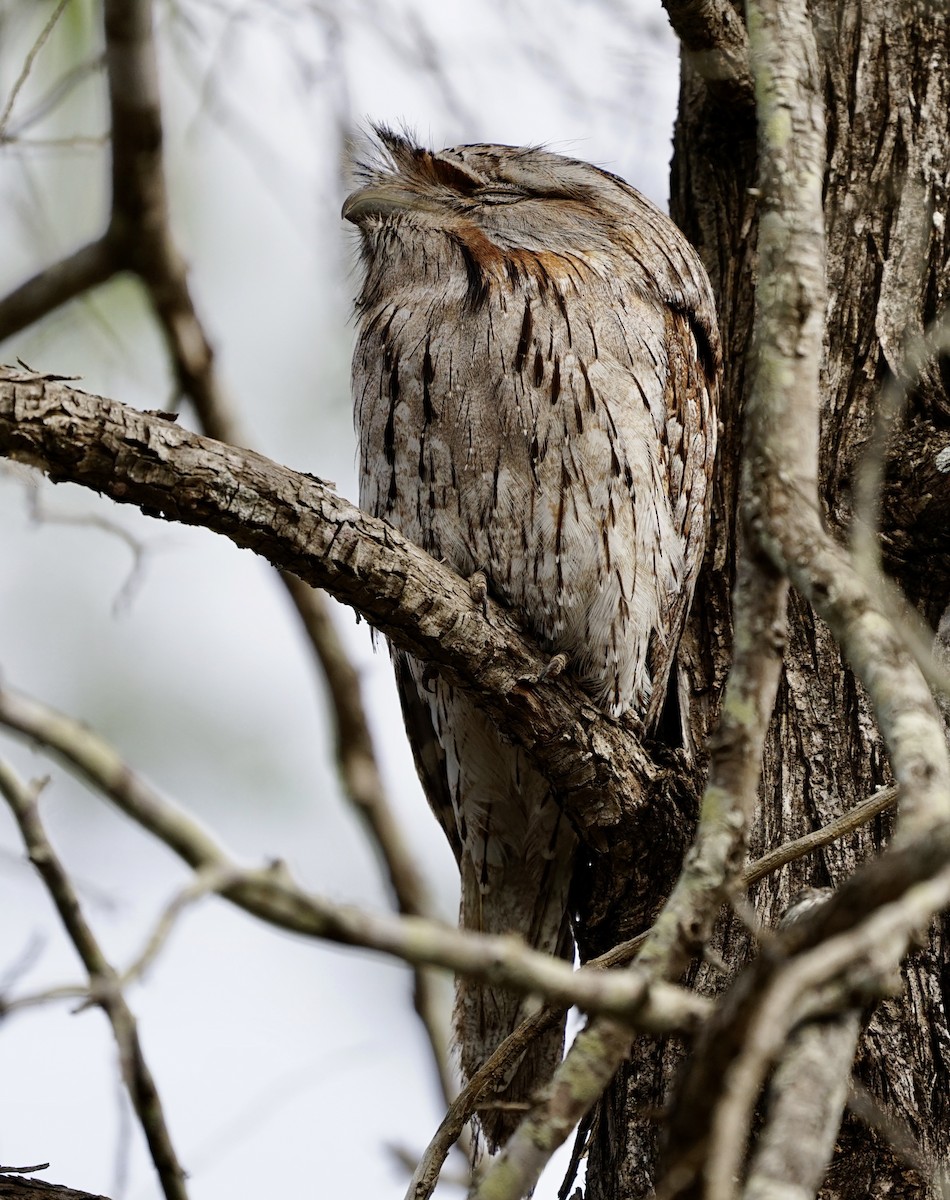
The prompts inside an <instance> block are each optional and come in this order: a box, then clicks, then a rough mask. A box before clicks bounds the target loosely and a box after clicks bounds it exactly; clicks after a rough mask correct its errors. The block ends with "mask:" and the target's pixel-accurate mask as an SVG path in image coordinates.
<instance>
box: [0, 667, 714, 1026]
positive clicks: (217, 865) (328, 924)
mask: <svg viewBox="0 0 950 1200" xmlns="http://www.w3.org/2000/svg"><path fill="white" fill-rule="evenodd" d="M0 722H2V723H3V724H4V725H5V726H6V727H7V728H8V729H12V730H15V731H16V732H18V733H20V734H22V735H24V736H25V737H27V738H29V739H30V740H32V741H35V742H39V743H40V744H41V745H43V746H45V747H46V748H47V749H49V750H50V751H52V752H53V753H54V754H55V755H56V756H57V757H58V758H60V759H61V760H62V761H63V762H64V763H65V765H66V766H67V767H68V768H70V769H71V770H73V771H74V772H75V773H76V774H78V775H79V776H80V777H81V778H83V779H84V780H86V782H88V783H90V784H91V785H92V786H93V788H94V789H95V790H96V791H97V792H99V793H101V794H103V795H105V796H106V797H108V798H109V799H110V800H111V801H112V802H113V803H114V804H115V805H116V806H117V807H119V808H120V809H121V810H122V811H123V812H124V813H126V815H127V816H129V817H131V818H132V820H134V821H136V822H137V823H138V824H139V825H141V826H142V827H143V828H144V829H146V830H147V831H148V832H149V833H151V834H152V835H153V836H154V837H156V838H157V839H158V840H160V841H162V842H164V843H165V845H167V846H169V847H170V848H171V849H172V850H174V851H175V853H176V854H178V855H179V857H180V858H182V859H184V861H185V862H187V863H188V864H189V866H191V867H192V868H193V869H194V870H196V871H199V872H201V873H202V874H203V875H204V876H205V879H204V880H203V881H202V886H203V887H207V881H208V880H209V879H210V880H212V881H216V882H217V884H218V886H216V887H215V891H217V892H218V893H219V894H220V895H222V896H224V897H225V899H227V900H229V901H231V902H232V903H234V904H236V905H238V907H240V908H243V909H245V910H246V911H247V912H249V913H252V914H253V915H254V916H257V917H259V918H261V919H262V920H264V921H267V922H269V923H270V924H273V925H276V926H278V927H280V928H282V929H287V930H291V931H293V932H295V933H299V934H303V935H304V936H307V937H313V938H320V939H324V940H328V941H334V942H339V943H342V944H344V945H352V946H364V947H367V948H368V949H373V950H378V951H380V952H382V953H384V954H390V955H393V956H395V957H398V958H400V959H402V960H403V961H404V962H407V963H410V964H419V965H424V966H438V967H441V968H443V969H447V970H450V971H455V972H456V973H458V974H460V975H465V976H470V977H472V978H475V979H480V980H483V981H485V982H487V983H491V984H494V985H497V986H500V987H509V988H511V989H512V990H514V991H518V992H523V993H532V994H533V993H536V994H538V995H540V996H543V997H546V998H549V999H551V1000H555V1001H558V1002H559V1003H562V1004H564V1005H567V1006H569V1005H572V1004H577V1005H578V1006H579V1007H580V1008H582V1009H584V1010H587V1011H603V1012H609V1013H611V1014H613V1015H614V1016H615V1017H617V1018H618V1019H622V1020H623V1021H624V1022H627V1021H629V1022H631V1023H632V1024H633V1025H634V1027H636V1028H642V1029H647V1030H653V1031H656V1032H668V1031H669V1030H670V1029H676V1030H683V1029H695V1028H696V1026H697V1024H698V1022H699V1021H701V1020H702V1019H703V1017H704V1016H705V1015H706V1013H707V1012H708V1010H709V1004H708V1002H707V1001H706V1000H705V999H703V998H702V997H700V996H694V995H692V994H691V993H689V992H687V991H686V990H684V989H682V988H678V987H674V986H672V985H665V984H662V985H659V987H657V988H654V987H652V986H648V985H647V982H646V979H645V977H644V976H642V975H631V974H630V973H628V972H624V973H622V974H621V973H619V972H612V971H611V972H608V971H598V970H591V969H588V968H586V967H582V968H580V969H579V970H578V971H575V970H574V969H573V968H572V967H571V966H570V965H569V964H568V963H565V962H563V961H562V960H560V959H556V958H552V957H551V956H549V955H546V954H541V953H539V952H537V951H534V950H530V949H529V948H528V947H527V946H525V945H524V943H523V942H521V941H520V939H518V938H516V937H508V936H504V937H489V936H484V935H481V934H475V933H468V932H465V931H462V930H458V929H454V928H450V927H449V926H447V925H444V924H442V923H440V922H437V921H431V920H425V919H423V918H421V917H396V916H391V915H390V914H387V913H379V914H376V913H369V912H365V911H363V910H361V909H357V908H355V907H352V906H350V905H342V904H333V903H331V902H330V901H328V900H326V899H324V898H323V897H321V896H317V895H315V894H313V893H310V892H307V891H304V890H303V889H302V888H300V887H299V886H298V885H297V884H295V883H294V882H293V880H292V879H291V878H290V876H289V874H288V872H287V871H286V869H285V868H284V866H283V865H282V864H280V863H276V864H273V865H271V866H269V867H266V868H263V869H258V870H254V869H242V868H241V867H239V866H238V865H237V864H236V863H233V862H232V861H231V860H230V858H229V857H228V855H227V854H226V853H225V852H224V851H223V850H222V849H221V847H220V846H219V845H218V844H217V843H216V842H215V841H214V839H213V838H212V837H211V836H210V834H208V833H207V832H206V831H205V830H204V829H202V828H201V826H199V825H198V824H197V823H196V822H195V821H193V820H192V819H191V818H190V817H189V816H188V815H187V814H186V813H184V812H182V811H181V810H179V809H176V808H174V807H173V806H172V805H171V804H169V803H168V802H167V801H166V800H164V799H162V797H161V796H159V795H158V793H156V792H155V791H154V790H153V789H152V788H151V787H149V785H148V784H146V783H145V781H144V780H142V779H140V778H139V777H138V776H136V775H135V773H134V772H133V771H132V770H131V769H130V768H129V767H128V765H127V764H126V763H125V762H123V761H122V759H121V758H120V757H119V756H118V755H117V754H116V752H115V750H114V749H113V748H112V747H111V746H110V745H109V744H108V743H107V742H104V741H103V740H102V739H101V738H99V737H97V736H96V735H95V734H94V733H93V732H92V731H91V730H89V729H87V728H85V727H84V726H82V725H80V724H79V723H78V722H77V721H74V720H73V719H72V718H71V717H67V716H65V715H64V714H62V713H59V712H56V711H55V710H53V709H51V708H48V707H46V706H45V705H41V704H39V703H38V702H37V701H35V700H31V699H28V698H26V697H24V696H22V695H18V694H16V693H13V692H11V691H10V690H9V689H0Z"/></svg>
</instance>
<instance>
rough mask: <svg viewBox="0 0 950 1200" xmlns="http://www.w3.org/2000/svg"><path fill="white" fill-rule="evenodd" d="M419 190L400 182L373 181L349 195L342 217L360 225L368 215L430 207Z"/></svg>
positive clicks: (385, 214)
mask: <svg viewBox="0 0 950 1200" xmlns="http://www.w3.org/2000/svg"><path fill="white" fill-rule="evenodd" d="M431 207H432V206H431V205H430V204H427V203H426V201H425V199H424V198H423V197H422V196H420V195H419V193H418V192H413V191H410V190H409V188H406V187H400V186H399V184H398V183H371V184H368V185H367V186H366V187H363V188H360V189H359V190H358V191H355V192H353V194H352V195H350V196H347V198H346V200H345V201H344V202H343V212H342V214H341V215H342V217H343V220H344V221H352V222H353V224H354V225H359V224H360V223H361V222H362V221H365V220H366V218H367V217H386V216H389V215H390V214H391V213H400V212H418V211H420V210H425V209H429V208H431Z"/></svg>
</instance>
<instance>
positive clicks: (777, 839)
mask: <svg viewBox="0 0 950 1200" xmlns="http://www.w3.org/2000/svg"><path fill="white" fill-rule="evenodd" d="M668 7H669V6H668ZM810 11H811V17H812V23H813V27H814V33H815V39H816V43H817V49H818V71H819V78H820V80H821V85H822V88H823V92H824V99H825V110H826V111H825V117H826V122H827V163H826V171H825V180H824V184H825V186H824V212H825V221H826V236H827V264H826V272H827V286H828V308H827V326H826V333H825V346H824V363H823V369H822V416H821V437H820V449H819V487H820V495H821V497H822V502H823V505H824V508H825V511H824V514H823V515H824V518H825V521H826V524H827V526H828V528H829V529H830V530H831V531H832V533H833V534H834V536H835V537H837V538H839V539H840V540H842V541H844V540H845V539H846V537H847V535H848V528H849V525H850V522H851V517H852V508H853V501H852V494H853V483H854V477H855V473H856V469H857V466H858V464H859V462H860V458H861V454H862V451H863V449H864V447H865V445H866V443H867V441H868V439H869V437H870V434H871V431H872V425H873V420H874V414H875V411H876V405H877V404H878V402H879V400H880V396H881V391H882V385H883V384H884V382H885V381H886V380H887V378H888V376H889V374H890V373H892V372H895V373H900V369H901V359H902V347H903V346H904V345H905V344H906V341H907V339H909V338H912V337H913V336H915V335H919V334H921V333H922V332H923V331H924V330H925V329H926V328H927V327H928V326H929V325H930V324H931V323H932V322H933V321H934V320H935V319H936V318H938V317H939V316H940V314H942V313H946V310H947V306H948V303H950V272H948V267H947V263H948V262H950V237H948V230H947V223H946V214H947V208H948V193H950V15H948V11H947V8H946V5H945V4H944V3H942V2H934V0H862V3H861V4H839V5H831V4H827V3H824V2H823V0H815V2H814V3H812V4H811V5H810ZM702 65H703V64H702V60H701V59H698V58H697V56H696V55H695V54H686V55H685V56H684V62H683V78H682V92H681V106H680V116H679V121H678V124H677V130H676V135H675V150H674V161H673V179H672V211H673V216H674V218H675V219H676V220H677V221H678V223H679V224H680V225H681V227H682V228H683V230H684V231H685V232H686V234H687V236H689V238H690V239H691V241H692V242H693V243H694V245H695V246H696V247H697V248H698V250H699V252H700V254H701V256H702V257H703V260H704V262H705V265H706V267H707V270H708V272H709V275H710V278H711V280H712V283H713V287H714V290H715V291H716V293H717V297H718V300H719V304H720V324H721V330H722V335H723V343H724V360H725V378H724V386H723V394H722V414H723V416H722V419H723V431H722V435H721V436H722V442H721V450H720V473H719V477H718V492H717V497H716V504H717V509H716V511H715V513H714V519H713V529H712V536H711V544H710V546H709V549H708V552H707V562H706V570H705V572H704V574H703V577H702V578H701V580H700V584H699V588H698V591H697V599H696V602H695V604H694V612H693V617H692V623H691V627H690V630H689V633H688V637H687V640H686V643H685V655H686V665H687V669H688V671H689V673H690V676H691V680H692V684H693V687H694V690H695V693H696V695H695V697H694V711H693V714H692V715H693V724H694V727H695V728H696V729H697V732H698V733H699V734H701V733H702V731H703V730H705V729H708V728H709V726H710V724H711V723H712V722H713V721H714V718H715V713H716V708H717V703H718V699H719V697H720V696H721V689H722V680H723V677H724V672H725V670H726V668H727V665H728V654H729V645H730V641H731V624H730V616H729V592H730V589H731V586H732V582H733V579H734V547H735V541H736V539H735V536H734V533H735V512H736V493H737V485H738V461H739V446H740V444H741V437H742V414H743V411H744V400H745V396H746V391H747V386H748V379H747V369H746V364H747V357H748V343H749V337H750V334H751V329H752V301H753V285H754V281H755V273H756V230H757V219H758V213H757V203H758V198H757V195H756V193H755V184H756V129H755V119H754V111H753V109H752V107H751V105H750V104H749V103H748V102H747V101H745V102H744V101H743V99H742V96H741V95H737V94H735V92H730V91H729V90H728V89H727V91H726V92H725V93H723V91H722V88H721V87H720V86H718V85H717V86H709V84H708V83H707V80H706V79H705V78H703V76H702V75H701V74H700V71H701V69H702ZM948 390H950V371H948V369H947V359H946V358H945V357H944V358H943V359H939V358H938V359H936V360H934V361H933V362H931V363H930V364H929V365H928V366H927V367H926V368H925V370H924V372H923V373H922V375H921V377H920V379H919V380H918V381H917V382H916V383H915V385H914V386H913V388H912V389H911V391H910V395H909V400H908V405H907V411H906V412H905V414H904V415H903V417H902V418H901V420H900V422H899V425H898V428H897V431H896V434H895V436H894V438H893V439H892V443H891V448H890V452H889V454H888V457H887V461H886V463H885V483H884V491H883V498H882V518H881V521H882V551H883V556H884V565H885V568H886V570H887V571H888V573H890V574H891V575H892V576H893V577H894V578H895V579H896V580H897V581H898V583H899V584H900V585H901V587H902V588H903V589H904V590H905V591H906V593H907V594H908V596H909V597H910V599H911V600H912V601H913V603H914V604H915V605H916V606H917V608H918V609H919V611H920V613H921V614H922V616H923V617H924V618H925V619H926V620H927V621H928V622H929V623H930V624H931V625H932V626H936V625H937V623H938V621H939V619H940V616H941V614H942V613H943V611H944V609H945V608H946V605H947V596H948V591H950V555H948V549H950V544H948V534H947V530H948V528H950V520H948V518H950V513H948V511H947V510H948V506H950V487H948V481H947V474H946V468H945V462H946V459H947V453H946V451H947V447H948V445H950V398H948ZM788 618H789V643H788V649H787V653H786V656H785V665H784V669H783V673H782V678H781V682H780V686H779V693H778V697H777V701H776V707H775V712H774V715H773V720H772V726H771V731H770V735H769V740H768V744H767V749H766V755H765V761H764V770H763V778H762V783H761V786H760V805H759V811H758V815H757V818H756V821H755V824H754V827H753V830H752V834H751V844H750V853H751V854H752V855H753V856H754V855H756V854H761V853H763V852H764V851H765V850H768V849H770V848H771V847H774V846H777V845H779V844H781V843H783V842H785V841H788V840H790V839H792V838H797V837H800V836H801V835H803V834H805V833H807V832H808V831H809V830H810V829H812V828H815V827H817V826H819V825H822V824H824V823H826V822H828V821H830V820H832V819H833V818H835V817H836V816H838V815H839V814H841V813H842V812H844V811H846V810H848V809H850V808H852V807H853V806H854V805H855V804H857V803H858V802H860V801H861V800H862V798H864V797H866V796H868V795H870V794H871V793H872V792H873V791H874V790H875V789H876V788H877V787H878V786H880V785H881V784H883V783H885V782H886V781H887V780H888V769H887V763H886V757H885V752H884V748H883V745H882V742H881V739H880V736H879V734H878V732H877V728H876V725H875V721H874V718H873V715H872V714H871V712H870V708H869V705H868V703H867V699H866V697H865V695H864V692H863V689H861V687H860V686H859V685H858V684H857V683H856V682H855V679H854V677H853V675H852V673H851V672H850V671H849V670H848V668H847V667H846V665H845V664H844V663H843V661H842V657H841V654H840V652H839V649H838V647H837V645H836V643H835V641H834V640H833V638H832V637H831V634H830V633H829V631H828V629H827V628H826V627H825V626H824V624H823V623H822V622H820V621H819V620H818V619H817V618H816V617H815V615H814V613H813V611H812V610H811V608H810V606H809V605H808V604H806V603H805V602H804V600H803V599H802V598H801V597H800V596H799V594H798V593H797V592H795V591H792V593H791V594H790V598H789V612H788ZM690 821H691V813H690V799H689V797H688V796H685V797H681V799H680V802H679V804H678V805H677V806H676V810H675V812H672V811H671V809H670V808H667V809H665V810H664V811H663V812H662V813H661V814H657V817H656V823H657V824H658V825H660V826H662V828H660V829H658V830H652V829H651V831H650V843H649V844H650V851H651V854H650V859H649V861H648V862H647V863H646V864H644V865H643V870H642V873H639V874H636V875H635V877H634V878H633V879H632V880H631V879H630V878H629V877H628V879H627V880H626V886H625V887H621V886H620V884H619V883H617V882H615V883H614V885H613V886H609V885H607V884H605V883H603V882H600V883H598V884H596V885H592V887H591V889H590V896H591V897H593V898H594V902H593V904H592V907H591V908H590V909H589V911H588V918H589V919H588V923H587V932H588V942H587V943H586V944H585V942H584V939H583V938H582V939H581V944H582V945H583V946H584V949H585V950H589V951H590V952H592V953H596V952H599V951H600V950H602V949H603V948H604V947H606V945H608V944H609V943H610V942H611V941H613V940H615V939H619V938H623V937H629V936H632V935H633V934H636V933H637V932H638V931H639V930H640V929H642V928H644V927H645V926H646V925H647V924H648V923H649V920H650V918H651V916H652V915H653V913H654V912H655V910H656V907H657V905H658V904H659V903H660V902H661V901H662V898H663V896H664V894H665V891H666V890H668V888H669V886H670V884H671V882H672V880H673V879H674V878H675V875H676V872H677V870H678V866H679V857H678V855H679V847H680V845H681V844H682V839H683V837H684V836H688V833H689V827H690ZM889 830H890V818H889V816H887V815H885V816H881V817H878V818H876V819H875V820H874V822H872V823H871V824H870V825H868V826H866V827H865V828H863V829H862V830H860V831H859V832H857V833H854V834H851V835H849V836H848V837H847V838H846V839H844V840H842V841H840V842H836V843H834V844H832V845H829V846H827V847H825V848H824V849H822V850H820V851H819V852H818V853H817V854H814V855H810V856H807V857H805V858H802V859H800V860H798V861H796V862H794V863H792V864H790V865H789V866H787V867H786V868H784V869H783V870H782V871H781V872H779V873H778V874H776V875H774V876H771V877H769V878H767V879H765V880H763V881H762V882H761V883H759V884H758V885H756V887H755V888H754V889H753V891H752V893H751V894H750V900H752V901H753V902H754V905H755V909H756V913H757V917H758V918H759V919H760V920H761V921H762V922H763V923H764V924H765V925H767V926H774V925H776V924H777V923H778V921H779V919H780V917H781V915H782V913H783V912H784V911H785V910H786V909H787V908H788V907H789V905H790V903H791V902H792V900H793V898H794V897H795V896H796V894H797V893H799V892H800V890H801V889H802V888H804V887H806V886H814V887H823V888H825V887H832V888H833V887H835V886H836V885H838V884H840V883H841V881H842V880H844V879H845V878H847V877H848V876H849V875H850V874H851V873H852V872H853V871H854V869H855V868H856V866H857V865H859V864H860V863H862V862H863V861H865V860H866V859H868V858H869V857H870V856H872V855H874V854H875V853H877V852H878V851H880V850H881V849H882V847H883V846H884V845H885V844H886V842H887V839H888V835H889ZM632 861H633V860H632V856H627V858H626V860H625V865H626V866H628V867H629V866H630V865H631V862H632ZM635 865H636V864H635ZM592 875H596V872H592ZM602 876H606V877H607V878H610V871H609V869H608V870H606V871H604V872H602ZM588 899H589V898H588ZM947 939H948V931H947V925H946V922H945V921H943V922H941V921H938V922H936V923H935V925H934V926H932V927H931V929H930V930H929V933H928V935H927V936H926V938H925V939H924V941H923V944H922V945H920V946H919V948H918V949H917V950H916V952H915V953H914V954H913V955H912V956H911V958H910V959H908V960H907V961H906V962H905V963H904V965H903V968H902V973H901V974H902V980H901V982H902V984H903V988H902V990H901V992H900V994H899V995H897V996H895V997H894V998H893V999H888V1000H885V1001H884V1002H882V1003H881V1004H879V1005H878V1006H877V1007H876V1008H875V1009H874V1010H873V1011H872V1012H871V1013H870V1016H869V1018H868V1020H867V1022H866V1028H865V1030H864V1033H863V1035H862V1037H861V1039H860V1041H859V1044H858V1051H857V1057H856V1060H855V1078H856V1086H857V1089H858V1095H859V1098H860V1102H858V1101H856V1100H855V1099H854V1097H853V1096H852V1102H851V1105H850V1110H849V1111H848V1112H846V1115H845V1119H844V1123H843V1126H842V1128H841V1131H840V1133H839V1135H838V1138H837V1142H836V1145H835V1150H834V1157H833V1160H832V1163H831V1167H830V1169H829V1172H828V1174H827V1176H826V1178H825V1181H824V1184H823V1186H822V1190H821V1191H820V1193H819V1195H820V1196H821V1197H825V1198H827V1200H832V1198H834V1200H851V1198H855V1200H857V1198H859V1197H860V1198H862V1200H864V1198H866V1197H883V1196H900V1197H918V1196H919V1197H924V1196H931V1195H936V1194H937V1193H936V1191H935V1190H934V1189H935V1187H936V1184H935V1178H936V1176H937V1174H938V1172H939V1170H940V1164H941V1163H945V1162H946V1161H947V1157H948V1151H950V1028H948V1007H947V979H948V961H950V947H948V940H947ZM716 951H717V953H718V954H719V955H721V957H722V959H723V961H724V964H725V968H726V969H725V972H723V970H722V965H721V964H720V965H719V966H717V968H716V969H713V968H711V967H710V966H709V965H703V966H699V967H695V968H694V969H693V972H692V974H693V975H694V976H695V977H696V978H698V980H699V982H700V984H701V986H702V987H703V988H704V990H710V991H714V990H720V989H721V988H722V986H723V984H724V982H725V981H726V980H728V979H729V978H731V976H732V974H733V972H734V970H735V968H737V967H738V966H740V965H741V964H742V963H743V962H745V961H747V959H748V956H749V953H750V938H749V935H748V933H747V931H746V926H745V925H744V924H743V923H742V922H741V921H740V920H739V919H737V918H735V917H732V916H729V915H724V916H723V919H722V921H721V922H720V927H719V929H718V932H717V941H716ZM682 1056H683V1050H682V1047H681V1046H679V1045H675V1046H674V1045H667V1046H666V1047H665V1049H663V1050H662V1051H657V1050H656V1048H655V1046H654V1045H653V1044H652V1043H650V1042H648V1041H647V1040H646V1039H639V1040H638V1042H637V1043H636V1045H635V1047H634V1051H633V1054H632V1055H631V1059H630V1061H629V1062H628V1064H627V1066H626V1067H625V1068H624V1070H622V1071H621V1073H620V1074H619V1075H618V1077H617V1079H616V1080H615V1082H614V1084H613V1086H612V1087H611V1089H610V1090H609V1091H608V1093H607V1095H606V1097H605V1100H604V1102H603V1103H602V1104H601V1106H600V1108H599V1110H598V1111H597V1113H596V1114H595V1116H594V1118H593V1122H592V1126H591V1129H590V1130H589V1131H588V1136H589V1145H588V1150H589V1159H588V1171H587V1187H586V1195H587V1200H621V1198H623V1200H633V1198H635V1197H646V1196H650V1195H652V1181H653V1179H654V1177H655V1170H656V1159H657V1156H658V1155H659V1154H660V1152H661V1137H662V1134H661V1126H662V1114H663V1110H664V1106H665V1105H666V1104H667V1102H668V1099H669V1094H670V1088H671V1087H672V1086H673V1080H674V1078H675V1073H676V1067H677V1064H678V1063H679V1062H680V1061H681V1059H682ZM857 1113H860V1114H861V1115H860V1117H859V1116H858V1115H856V1114H857ZM770 1194H771V1193H770Z"/></svg>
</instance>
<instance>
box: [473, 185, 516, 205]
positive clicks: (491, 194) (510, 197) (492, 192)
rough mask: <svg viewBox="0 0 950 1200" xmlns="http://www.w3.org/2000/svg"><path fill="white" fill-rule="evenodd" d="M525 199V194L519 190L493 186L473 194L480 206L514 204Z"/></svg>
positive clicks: (480, 189)
mask: <svg viewBox="0 0 950 1200" xmlns="http://www.w3.org/2000/svg"><path fill="white" fill-rule="evenodd" d="M526 197H527V192H524V191H522V190H521V188H517V187H511V186H507V187H506V186H505V185H503V184H502V185H499V184H493V185H492V186H491V187H484V188H479V189H478V191H477V192H476V193H475V198H476V199H477V200H478V201H479V203H481V204H514V203H515V201H517V200H524V199H525V198H526Z"/></svg>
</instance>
